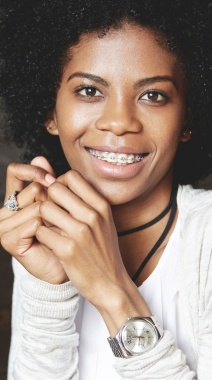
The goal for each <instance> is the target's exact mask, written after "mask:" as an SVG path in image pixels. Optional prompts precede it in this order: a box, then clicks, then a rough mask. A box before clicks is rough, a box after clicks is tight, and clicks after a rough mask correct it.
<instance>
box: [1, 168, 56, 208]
mask: <svg viewBox="0 0 212 380" xmlns="http://www.w3.org/2000/svg"><path fill="white" fill-rule="evenodd" d="M26 181H29V182H33V181H34V182H39V183H40V184H41V185H43V186H45V187H49V186H50V185H51V184H52V183H53V182H54V181H55V178H54V177H53V176H52V175H51V174H50V173H48V172H47V171H46V170H45V169H43V168H40V167H38V166H34V165H26V164H19V163H11V164H10V165H9V166H8V168H7V178H6V194H5V201H6V200H7V199H8V197H9V196H10V195H11V194H12V193H13V192H14V191H15V190H16V191H19V192H20V191H21V190H22V189H23V188H24V183H25V182H26Z"/></svg>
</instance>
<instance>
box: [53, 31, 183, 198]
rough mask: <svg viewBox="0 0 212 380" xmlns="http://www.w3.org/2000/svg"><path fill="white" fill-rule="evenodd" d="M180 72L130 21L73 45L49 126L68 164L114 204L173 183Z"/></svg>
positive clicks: (173, 59) (151, 38)
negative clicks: (57, 137)
mask: <svg viewBox="0 0 212 380" xmlns="http://www.w3.org/2000/svg"><path fill="white" fill-rule="evenodd" d="M184 81H185V80H184V75H183V73H182V71H181V68H180V65H179V63H178V59H177V57H176V56H175V55H174V54H171V53H170V52H168V51H167V50H166V49H165V48H164V47H163V46H160V45H159V43H158V42H157V41H156V36H155V34H154V33H153V32H152V31H150V30H148V29H146V28H141V27H139V26H135V25H125V26H124V27H122V28H121V29H119V30H116V31H115V30H110V31H109V32H108V33H107V34H106V36H104V37H103V38H99V37H98V35H97V34H95V33H92V34H88V35H83V36H82V37H81V39H80V41H79V43H78V44H77V45H75V46H74V47H72V48H71V60H70V61H69V63H68V64H67V65H66V66H65V69H64V72H63V76H62V81H61V86H60V88H59V90H58V94H57V101H56V109H55V112H54V117H53V119H52V120H49V121H48V123H47V124H48V126H50V127H52V128H55V127H56V129H55V130H53V129H51V130H49V132H50V133H52V134H59V137H60V140H61V144H62V147H63V150H64V153H65V156H66V158H67V161H68V162H69V164H70V166H71V167H72V168H73V169H76V170H77V171H79V172H80V173H81V174H82V175H83V176H84V177H85V178H86V179H87V180H88V182H89V183H91V184H92V185H93V186H94V187H95V188H96V189H97V190H98V191H99V192H100V193H101V194H102V195H103V196H104V197H106V198H107V199H108V200H109V202H110V203H111V204H123V203H126V202H129V201H132V200H133V199H137V198H139V197H140V198H142V197H145V196H146V195H147V194H148V193H149V192H150V191H151V190H153V189H156V188H157V186H158V185H160V186H161V185H162V184H163V183H166V184H167V182H168V183H170V186H171V183H172V167H173V160H174V157H175V154H176V150H177V147H178V144H179V142H180V141H182V140H187V139H188V137H186V135H183V126H184V124H185V114H186V110H185V99H184V93H185V89H184V86H183V82H184Z"/></svg>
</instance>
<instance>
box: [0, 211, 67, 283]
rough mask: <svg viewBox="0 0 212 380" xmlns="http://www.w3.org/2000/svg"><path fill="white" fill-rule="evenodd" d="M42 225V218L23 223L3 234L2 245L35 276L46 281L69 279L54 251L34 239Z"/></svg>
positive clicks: (54, 281)
mask: <svg viewBox="0 0 212 380" xmlns="http://www.w3.org/2000/svg"><path fill="white" fill-rule="evenodd" d="M40 226H42V220H41V219H40V218H35V219H31V220H29V221H27V222H26V223H23V224H22V225H21V226H18V227H16V228H14V229H13V231H9V232H7V233H5V234H4V235H3V236H2V239H1V243H2V246H3V247H4V248H5V250H6V251H7V252H9V253H10V254H11V255H12V256H13V257H15V258H16V259H17V260H18V261H19V262H20V263H21V264H22V265H23V266H24V267H25V268H26V270H27V271H28V272H30V273H31V274H32V275H33V276H35V277H37V278H40V279H41V280H43V281H46V282H50V283H54V284H60V283H62V282H64V281H67V279H68V278H67V275H66V274H65V272H64V269H63V267H62V265H61V264H60V262H59V261H58V259H57V257H56V256H55V255H54V253H53V252H52V251H50V250H49V249H48V248H47V247H44V246H41V245H40V244H39V243H38V242H36V241H34V236H35V234H36V231H37V229H38V228H39V227H40Z"/></svg>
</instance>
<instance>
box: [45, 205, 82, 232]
mask: <svg viewBox="0 0 212 380" xmlns="http://www.w3.org/2000/svg"><path fill="white" fill-rule="evenodd" d="M39 214H40V216H41V218H42V219H43V220H44V221H45V224H46V222H48V223H50V225H52V226H56V227H57V232H60V234H61V235H63V236H69V237H71V236H72V237H75V238H78V237H79V238H80V237H82V236H83V235H85V228H86V226H85V225H83V223H80V222H79V221H78V220H76V219H74V218H73V217H72V216H71V215H70V214H68V213H67V212H66V211H65V210H63V209H61V208H60V207H59V206H57V205H55V204H54V203H52V202H48V201H47V202H43V203H41V204H40V213H39ZM58 229H59V230H58Z"/></svg>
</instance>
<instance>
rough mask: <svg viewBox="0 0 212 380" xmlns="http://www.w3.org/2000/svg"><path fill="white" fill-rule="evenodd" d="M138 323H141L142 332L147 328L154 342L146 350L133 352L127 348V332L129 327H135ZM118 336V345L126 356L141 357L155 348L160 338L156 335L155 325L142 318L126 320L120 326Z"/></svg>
mask: <svg viewBox="0 0 212 380" xmlns="http://www.w3.org/2000/svg"><path fill="white" fill-rule="evenodd" d="M138 323H141V324H142V325H143V328H142V330H144V328H145V326H147V327H148V328H149V329H150V330H151V332H152V334H153V335H154V341H153V343H152V344H151V345H150V346H149V347H148V348H144V349H142V350H133V349H131V348H130V347H129V343H128V341H127V331H129V326H131V325H136V324H138ZM118 335H119V339H118V340H119V343H121V346H122V347H123V349H124V351H125V352H126V353H127V355H130V356H138V355H142V354H143V353H145V352H147V351H149V350H151V349H152V348H154V347H155V346H156V344H157V342H158V340H159V338H160V337H159V334H158V330H157V328H156V326H155V323H154V322H153V321H152V320H151V319H147V318H142V317H134V318H128V320H127V322H126V323H125V324H124V325H123V326H122V328H121V330H120V331H119V334H118ZM140 347H141V346H140Z"/></svg>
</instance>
